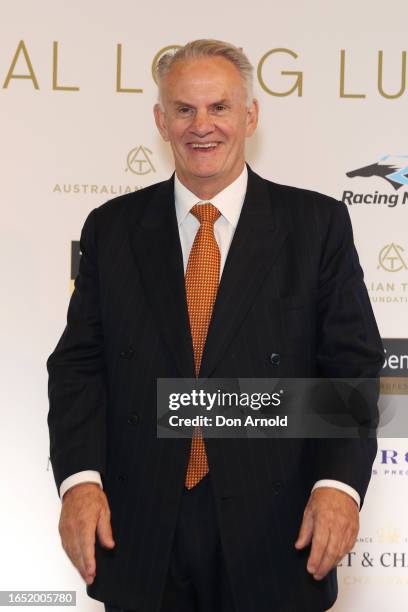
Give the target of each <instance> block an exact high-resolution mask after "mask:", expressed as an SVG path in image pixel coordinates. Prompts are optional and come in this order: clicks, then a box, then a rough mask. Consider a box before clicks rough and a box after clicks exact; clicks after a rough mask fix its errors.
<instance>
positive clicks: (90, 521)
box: [48, 41, 383, 612]
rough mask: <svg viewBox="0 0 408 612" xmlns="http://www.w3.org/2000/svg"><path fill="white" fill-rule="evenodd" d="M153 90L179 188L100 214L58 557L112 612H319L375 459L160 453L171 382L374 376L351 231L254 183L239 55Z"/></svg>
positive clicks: (267, 448)
mask: <svg viewBox="0 0 408 612" xmlns="http://www.w3.org/2000/svg"><path fill="white" fill-rule="evenodd" d="M158 83H159V104H157V105H156V106H155V119H156V124H157V126H158V129H159V131H160V133H161V134H162V136H163V138H164V139H165V140H166V141H169V142H170V144H171V147H172V150H173V154H174V159H175V168H176V172H175V174H174V175H173V176H172V178H171V179H170V180H168V181H164V182H162V183H158V184H155V185H152V186H151V187H148V188H146V189H143V190H141V191H139V192H136V193H134V194H130V195H126V196H122V197H120V198H116V199H114V200H112V201H110V202H108V203H106V204H104V205H103V206H101V207H99V208H97V209H95V210H93V211H92V212H91V213H90V214H89V216H88V218H87V219H86V222H85V224H84V227H83V230H82V234H81V251H82V257H81V261H80V269H79V274H78V276H77V279H76V282H75V290H74V292H73V295H72V298H71V301H70V305H69V310H68V320H67V326H66V329H65V331H64V333H63V335H62V337H61V339H60V341H59V343H58V345H57V347H56V349H55V350H54V352H53V353H52V355H51V356H50V358H49V360H48V370H49V374H50V382H49V397H50V412H49V427H50V439H51V460H52V466H53V470H54V475H55V480H56V484H57V487H58V489H59V492H60V495H61V498H62V500H63V501H62V511H61V519H60V534H61V539H62V544H63V546H64V549H65V550H66V552H67V554H68V555H69V557H70V559H71V560H72V562H73V563H74V565H75V566H76V567H77V568H78V570H79V572H80V573H81V575H82V576H83V578H84V580H85V581H86V583H87V585H88V586H87V589H88V593H89V595H90V596H91V597H94V598H96V599H99V600H101V601H103V602H105V603H106V607H107V610H112V609H114V610H116V609H121V610H124V609H125V610H137V611H139V612H142V611H143V612H156V611H157V612H159V611H160V612H187V611H188V612H193V611H200V612H217V611H218V610H219V611H222V612H227V611H230V612H232V611H234V612H267V611H268V612H270V611H274V612H295V611H296V612H298V611H304V612H322V611H323V610H326V609H328V608H329V607H330V606H331V605H332V604H333V603H334V601H335V599H336V595H337V583H336V570H335V566H336V564H337V563H338V562H339V561H340V559H341V558H342V556H343V555H344V554H346V552H348V551H349V550H350V548H351V547H352V546H353V544H354V541H355V538H356V535H357V533H358V510H359V506H361V503H362V502H363V498H364V495H365V492H366V489H367V485H368V482H369V479H370V472H371V465H372V462H373V459H374V456H375V452H376V443H375V440H373V439H372V438H369V437H367V438H365V439H360V440H353V439H338V440H324V439H323V440H322V439H286V440H285V439H272V440H271V439H249V438H244V439H234V438H229V439H209V438H207V439H205V440H204V439H203V437H202V433H200V431H199V430H198V431H195V433H194V436H193V439H192V440H189V439H161V438H158V437H157V435H156V381H157V379H158V378H184V377H186V378H194V377H195V376H200V377H202V378H208V377H216V378H231V377H247V378H251V377H256V378H270V377H280V378H285V377H302V378H308V377H333V378H346V377H348V378H351V377H352V378H375V377H377V376H378V372H379V370H380V368H381V365H382V363H383V352H382V346H381V341H380V338H379V334H378V330H377V327H376V324H375V320H374V317H373V314H372V310H371V306H370V302H369V299H368V296H367V292H366V289H365V286H364V282H363V274H362V270H361V267H360V265H359V262H358V257H357V254H356V251H355V248H354V244H353V236H352V229H351V224H350V220H349V217H348V212H347V209H346V207H345V206H344V205H343V204H341V203H340V202H337V201H334V200H332V199H330V198H328V197H325V196H323V195H320V194H318V193H314V192H309V191H305V190H301V189H296V188H292V187H284V186H281V185H278V184H275V183H272V182H270V181H267V180H265V179H263V178H261V177H259V176H258V175H257V174H255V173H254V172H253V171H252V170H251V169H250V168H249V166H247V165H246V164H245V147H244V145H245V139H246V137H248V136H251V134H252V133H253V132H254V130H255V128H256V125H257V118H258V105H257V102H256V100H254V99H253V97H252V67H251V66H250V64H249V62H248V60H247V58H246V57H245V55H244V54H243V53H242V52H241V51H240V50H239V49H237V48H235V47H233V46H231V45H228V44H226V43H220V42H218V41H195V42H193V43H189V44H188V45H186V46H185V47H183V48H182V49H180V50H179V51H178V52H177V53H176V54H175V55H173V56H170V55H167V56H165V57H164V58H162V60H161V61H160V62H159V65H158ZM374 403H375V402H374ZM367 418H368V420H369V421H370V422H369V425H370V426H375V421H376V407H374V408H373V407H371V416H369V417H367Z"/></svg>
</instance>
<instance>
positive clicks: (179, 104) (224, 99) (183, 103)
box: [173, 98, 231, 108]
mask: <svg viewBox="0 0 408 612" xmlns="http://www.w3.org/2000/svg"><path fill="white" fill-rule="evenodd" d="M218 104H231V101H230V100H228V98H223V99H222V100H217V102H211V104H210V105H209V106H217V105H218ZM173 106H189V107H191V108H195V107H194V104H190V103H189V102H183V100H174V102H173Z"/></svg>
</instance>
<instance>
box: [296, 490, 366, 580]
mask: <svg viewBox="0 0 408 612" xmlns="http://www.w3.org/2000/svg"><path fill="white" fill-rule="evenodd" d="M358 529H359V511H358V506H357V504H356V502H355V501H354V499H353V498H352V497H350V495H348V494H347V493H344V492H343V491H340V490H338V489H333V488H331V487H320V488H318V489H315V490H314V491H313V493H312V494H311V496H310V498H309V501H308V503H307V506H306V508H305V512H304V514H303V521H302V525H301V527H300V531H299V536H298V539H297V541H296V543H295V547H296V548H297V549H298V550H300V549H302V548H304V547H305V546H308V544H310V542H312V548H311V551H310V555H309V559H308V562H307V571H308V572H310V573H311V574H313V577H314V578H315V579H316V580H321V579H322V578H324V577H325V576H326V574H327V573H328V572H329V571H330V570H331V569H332V568H333V567H334V566H335V565H337V564H338V563H339V562H340V561H341V559H342V558H343V557H344V555H345V554H347V553H348V552H349V551H350V550H351V548H352V547H353V545H354V543H355V541H356V538H357V534H358Z"/></svg>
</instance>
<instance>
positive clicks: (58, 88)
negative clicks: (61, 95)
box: [52, 40, 79, 91]
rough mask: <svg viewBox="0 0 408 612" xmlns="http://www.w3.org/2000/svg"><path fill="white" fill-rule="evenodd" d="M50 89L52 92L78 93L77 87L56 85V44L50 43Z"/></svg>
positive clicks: (55, 42)
mask: <svg viewBox="0 0 408 612" xmlns="http://www.w3.org/2000/svg"><path fill="white" fill-rule="evenodd" d="M52 88H53V90H54V91H79V87H72V86H68V85H58V42H57V41H55V40H54V42H53V43H52Z"/></svg>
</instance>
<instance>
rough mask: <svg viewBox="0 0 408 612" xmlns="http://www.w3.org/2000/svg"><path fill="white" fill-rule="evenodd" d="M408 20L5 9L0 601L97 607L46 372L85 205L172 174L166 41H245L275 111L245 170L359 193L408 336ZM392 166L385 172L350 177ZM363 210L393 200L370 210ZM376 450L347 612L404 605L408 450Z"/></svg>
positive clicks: (102, 5) (401, 13) (371, 12)
mask: <svg viewBox="0 0 408 612" xmlns="http://www.w3.org/2000/svg"><path fill="white" fill-rule="evenodd" d="M407 17H408V5H407V2H406V0H394V2H392V3H389V4H388V5H386V4H385V3H383V2H381V3H380V2H378V3H373V2H369V1H368V0H361V1H360V2H356V1H355V0H353V1H350V0H343V2H341V3H336V4H334V3H329V2H327V1H326V0H315V1H313V0H312V1H308V2H302V1H301V0H298V1H297V2H287V3H286V4H284V3H279V4H276V6H274V5H273V3H270V2H266V1H263V0H252V2H250V3H241V4H240V3H237V2H235V1H233V0H224V2H222V3H220V2H218V1H217V2H216V1H215V0H207V1H206V2H205V3H202V4H199V3H181V4H176V5H175V4H174V3H170V2H167V1H165V0H158V2H156V3H155V4H154V5H152V4H151V3H150V4H149V3H135V2H130V1H129V0H123V1H121V2H117V3H112V2H107V1H100V0H99V1H96V0H88V1H87V2H85V3H81V4H80V3H76V2H64V1H62V0H43V1H42V2H40V3H38V2H35V3H34V2H30V0H13V2H11V1H9V0H3V1H2V4H1V7H0V83H1V89H0V120H1V126H0V128H1V131H0V134H1V137H0V148H1V154H2V155H1V164H2V178H1V195H2V197H1V205H2V212H1V241H0V248H1V249H2V255H1V258H0V265H1V267H2V270H1V277H2V279H3V281H2V287H3V295H2V300H1V304H2V317H1V320H0V325H1V328H2V329H1V339H2V342H1V350H2V352H3V353H4V354H3V356H2V364H3V365H2V373H3V375H4V380H3V384H2V385H1V387H0V394H1V410H2V421H1V424H2V426H1V429H0V453H1V457H0V459H1V460H0V470H1V478H2V482H3V483H4V485H5V486H3V487H2V498H3V503H2V504H1V506H0V507H1V515H2V516H1V524H2V527H3V528H2V537H1V545H2V567H1V572H0V589H3V590H5V589H7V590H10V589H25V590H30V589H36V590H38V589H55V590H62V589H72V590H76V591H77V600H78V609H79V610H81V612H82V611H83V612H91V611H96V610H101V609H102V605H101V604H99V603H98V602H95V601H92V600H90V599H88V598H87V596H86V593H85V589H84V586H83V583H82V581H81V579H80V577H79V575H78V574H77V573H76V570H75V569H74V568H73V567H72V566H71V565H70V563H69V562H68V560H67V559H66V558H65V555H64V553H63V551H62V549H61V547H60V544H59V536H58V532H57V524H58V517H59V505H60V504H59V500H58V497H57V495H56V489H55V485H54V481H53V477H52V472H51V469H50V466H49V464H48V432H47V428H46V415H47V410H48V405H47V395H46V370H45V360H46V358H47V356H48V355H49V353H50V352H51V351H52V349H53V348H54V346H55V344H56V342H57V339H58V337H59V336H60V334H61V332H62V330H63V327H64V322H65V316H66V309H67V304H68V300H69V295H70V276H71V242H72V241H76V240H78V239H79V234H80V229H81V227H82V224H83V222H84V219H85V217H86V216H87V214H88V212H89V211H90V210H91V209H92V208H94V207H96V206H98V205H100V204H102V203H103V202H104V201H106V200H107V199H109V198H111V197H113V196H114V195H117V194H119V193H121V192H122V193H123V192H124V191H126V190H132V189H135V188H139V187H143V186H146V185H148V184H150V183H152V182H156V181H159V180H162V179H165V178H167V177H168V176H169V175H170V173H171V171H172V165H171V156H170V153H169V150H168V149H167V146H165V145H164V144H163V143H162V142H161V141H160V139H159V136H158V135H157V134H156V131H155V127H154V124H153V116H152V111H151V109H152V106H153V104H154V102H155V98H156V88H155V84H154V82H153V79H152V76H151V65H152V61H153V59H154V57H155V56H156V54H157V53H160V50H161V49H163V48H164V47H166V46H167V45H177V44H183V43H185V42H186V41H188V40H191V39H194V38H201V37H214V38H220V39H223V40H228V41H231V42H233V43H235V44H237V45H239V46H242V47H243V48H244V50H245V51H246V52H247V54H248V56H249V58H250V59H251V61H252V62H253V64H254V65H255V67H256V69H257V73H258V76H257V78H256V90H257V96H258V98H259V101H260V107H261V121H260V126H259V130H258V133H257V134H256V135H255V136H254V137H253V138H252V140H251V142H250V143H249V146H248V161H249V162H250V163H251V165H252V167H253V168H254V169H255V170H256V171H257V172H259V173H260V174H262V175H263V176H265V177H267V178H270V179H272V180H275V181H277V182H281V183H288V184H292V185H297V186H302V187H306V188H311V189H316V190H319V191H321V192H323V193H327V194H329V195H332V196H334V197H336V198H338V199H342V197H343V195H344V192H352V195H350V193H348V196H347V197H348V203H349V205H350V214H351V217H352V221H353V227H354V232H355V239H356V244H357V247H358V250H359V254H360V259H361V262H362V265H363V268H364V270H365V273H366V282H367V286H368V289H369V292H370V296H371V299H372V302H373V307H374V310H375V314H376V317H377V321H378V324H379V327H380V331H381V334H382V336H383V337H384V338H401V339H404V338H408V317H407V302H408V267H407V265H408V251H407V249H408V231H407V215H408V212H407V211H408V185H407V184H406V183H405V182H404V176H405V174H404V169H405V166H408V157H404V156H407V155H408V139H407V136H408V134H407V119H406V118H407V100H408V89H407V87H408V84H407V79H406V64H405V63H404V62H405V61H406V53H407V49H408V37H407V25H406V24H407ZM21 41H22V42H21ZM118 45H120V47H118ZM118 49H119V50H120V51H118ZM277 49H280V50H281V51H276V50H277ZM380 52H382V53H380ZM118 55H119V56H121V57H119V60H120V61H119V62H118ZM262 58H264V60H263V61H262ZM381 62H382V66H380V69H379V63H380V64H381ZM118 63H119V67H118ZM282 71H290V72H292V73H300V74H301V76H300V75H299V74H289V75H288V74H286V75H285V74H282ZM22 76H23V77H26V78H21V77H22ZM300 81H301V83H300ZM262 85H263V86H262ZM300 85H301V87H300ZM75 88H76V89H75ZM291 88H294V90H293V93H292V94H290V95H286V96H277V95H273V92H275V93H276V92H281V93H285V92H288V91H289V90H290V89H291ZM125 89H127V90H129V89H138V90H142V91H139V92H136V91H121V90H125ZM300 89H301V91H300ZM300 93H301V95H299V94H300ZM390 96H394V97H390ZM386 156H393V157H392V159H391V158H387V159H384V158H385V157H386ZM380 160H382V161H380ZM378 162H380V163H379V165H377V166H376V167H375V169H374V170H373V172H374V173H375V174H374V175H373V176H371V177H370V176H364V171H363V172H360V173H359V174H363V176H356V177H354V178H352V177H348V176H346V172H351V171H353V170H358V169H361V168H365V167H366V166H369V165H372V164H378ZM387 163H392V164H393V167H394V168H396V167H398V168H399V169H400V171H399V172H398V171H397V170H395V169H394V170H389V172H388V174H390V173H392V172H394V184H391V183H390V182H389V181H387V180H386V179H384V178H382V176H383V175H384V172H382V170H383V168H381V166H384V164H387ZM140 171H142V172H146V173H144V174H140ZM367 173H368V171H365V174H367ZM407 182H408V181H407ZM396 187H398V188H396ZM358 194H360V195H358ZM404 194H407V195H406V196H405V200H404ZM367 196H368V197H367ZM380 196H381V197H380ZM391 196H392V197H391ZM364 197H365V198H366V199H371V200H373V199H374V200H375V199H377V200H378V199H379V200H380V203H364V202H363V203H357V202H358V201H359V200H363V199H364ZM396 198H398V202H397V203H396V204H395V199H396ZM350 202H352V203H351V204H350ZM404 202H405V203H404ZM405 346H406V344H405ZM406 397H407V396H405V399H406ZM402 399H403V400H404V397H402ZM379 446H380V451H379V455H378V458H377V460H376V463H375V469H374V476H373V480H372V484H371V486H370V489H369V492H368V495H367V498H366V502H365V506H364V508H363V511H362V516H361V533H360V539H359V541H358V542H357V544H356V546H355V548H354V551H353V553H352V554H351V555H350V556H349V557H348V558H347V559H346V560H345V562H344V563H343V567H341V568H340V570H339V584H340V597H339V600H338V603H337V604H336V606H335V608H333V610H335V611H336V612H346V611H347V612H350V611H351V612H353V611H355V610H356V611H357V610H358V611H367V612H368V611H370V612H383V611H384V610H389V611H392V612H394V611H400V610H401V611H402V610H405V609H406V602H407V598H408V549H407V542H408V521H407V515H406V505H407V502H408V493H407V486H406V482H407V480H408V479H407V476H408V463H407V458H408V456H406V453H407V452H408V444H407V440H406V439H402V438H401V439H381V440H380V444H379Z"/></svg>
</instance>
